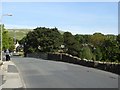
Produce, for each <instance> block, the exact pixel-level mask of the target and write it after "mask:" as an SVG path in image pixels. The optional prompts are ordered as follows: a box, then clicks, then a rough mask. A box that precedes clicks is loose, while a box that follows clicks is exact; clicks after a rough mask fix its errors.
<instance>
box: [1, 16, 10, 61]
mask: <svg viewBox="0 0 120 90" xmlns="http://www.w3.org/2000/svg"><path fill="white" fill-rule="evenodd" d="M3 16H12V14H3V15H2V16H1V18H0V22H1V61H2V32H3V30H2V27H3V25H2V18H3Z"/></svg>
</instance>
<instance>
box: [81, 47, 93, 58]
mask: <svg viewBox="0 0 120 90" xmlns="http://www.w3.org/2000/svg"><path fill="white" fill-rule="evenodd" d="M82 59H88V60H92V59H93V54H92V51H91V49H90V48H89V47H88V46H84V47H83V48H82Z"/></svg>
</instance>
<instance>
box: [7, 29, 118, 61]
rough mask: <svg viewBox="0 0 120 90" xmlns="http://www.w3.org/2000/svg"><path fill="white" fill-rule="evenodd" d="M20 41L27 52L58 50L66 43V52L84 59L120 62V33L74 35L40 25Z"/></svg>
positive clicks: (64, 50)
mask: <svg viewBox="0 0 120 90" xmlns="http://www.w3.org/2000/svg"><path fill="white" fill-rule="evenodd" d="M5 39H6V38H5ZM19 43H20V44H23V45H24V51H25V52H26V53H31V52H58V51H59V50H61V47H60V46H61V45H64V46H65V47H64V49H63V52H64V53H68V54H71V55H74V56H78V57H80V58H82V59H84V58H85V59H88V60H97V61H111V62H116V61H119V62H120V34H119V35H118V36H116V35H104V34H102V33H94V34H93V35H79V34H76V35H72V33H70V32H64V33H63V34H61V33H60V32H59V31H58V29H57V28H52V29H50V28H45V27H38V28H36V29H34V30H33V31H30V32H28V34H27V35H26V36H25V37H24V38H23V39H22V40H20V41H19ZM6 46H7V44H6Z"/></svg>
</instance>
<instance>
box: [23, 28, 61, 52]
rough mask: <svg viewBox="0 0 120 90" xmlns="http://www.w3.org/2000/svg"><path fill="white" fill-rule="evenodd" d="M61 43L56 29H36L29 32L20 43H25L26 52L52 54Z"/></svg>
mask: <svg viewBox="0 0 120 90" xmlns="http://www.w3.org/2000/svg"><path fill="white" fill-rule="evenodd" d="M62 42H63V39H62V35H61V34H60V33H59V31H58V29H57V28H52V29H50V28H45V27H38V28H36V29H34V31H30V32H29V33H28V34H27V36H26V37H25V38H24V39H23V40H22V41H21V43H26V48H27V52H40V51H41V52H54V51H57V50H58V49H59V48H60V46H61V44H62Z"/></svg>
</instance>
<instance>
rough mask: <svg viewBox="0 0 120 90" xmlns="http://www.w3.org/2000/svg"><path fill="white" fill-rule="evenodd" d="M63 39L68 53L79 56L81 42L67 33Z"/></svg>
mask: <svg viewBox="0 0 120 90" xmlns="http://www.w3.org/2000/svg"><path fill="white" fill-rule="evenodd" d="M63 38H64V45H65V48H66V49H67V51H66V52H67V53H69V54H72V55H75V56H79V52H80V44H79V41H77V40H76V39H75V38H74V36H73V35H72V34H71V33H70V32H65V33H64V34H63Z"/></svg>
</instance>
